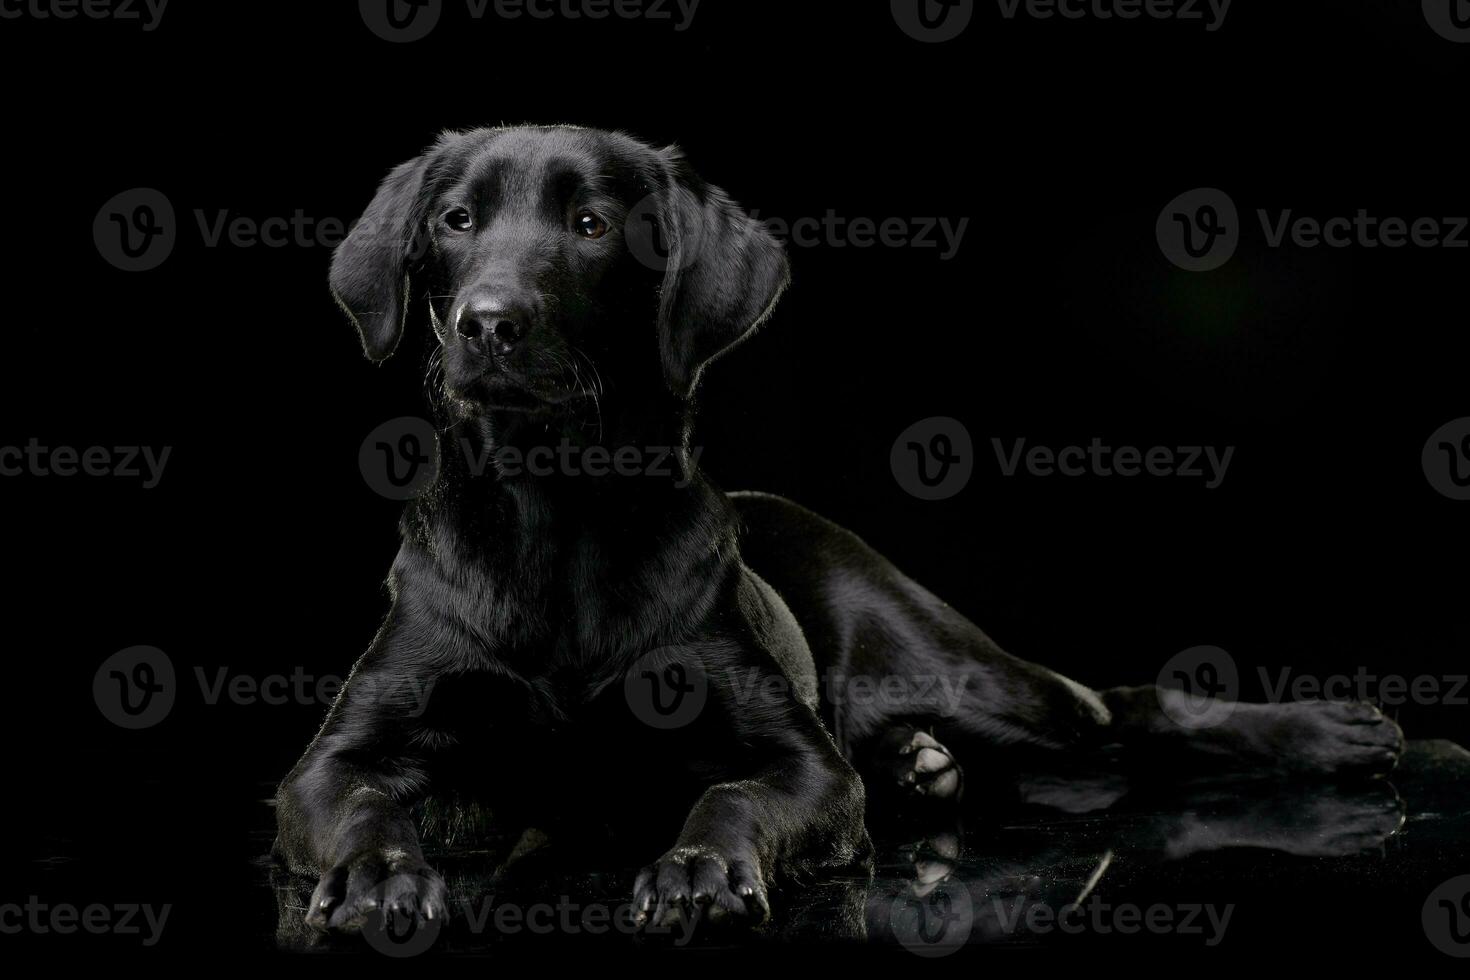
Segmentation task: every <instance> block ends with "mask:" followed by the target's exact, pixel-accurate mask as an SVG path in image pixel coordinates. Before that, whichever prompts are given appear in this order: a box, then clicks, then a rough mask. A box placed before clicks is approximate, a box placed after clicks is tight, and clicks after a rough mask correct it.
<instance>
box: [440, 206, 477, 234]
mask: <svg viewBox="0 0 1470 980" xmlns="http://www.w3.org/2000/svg"><path fill="white" fill-rule="evenodd" d="M442 220H443V222H444V224H445V226H446V227H448V228H449V229H450V230H451V231H469V230H470V229H471V228H473V227H475V219H474V218H472V217H470V212H469V209H468V208H450V209H449V210H448V211H445V212H444V217H443V219H442Z"/></svg>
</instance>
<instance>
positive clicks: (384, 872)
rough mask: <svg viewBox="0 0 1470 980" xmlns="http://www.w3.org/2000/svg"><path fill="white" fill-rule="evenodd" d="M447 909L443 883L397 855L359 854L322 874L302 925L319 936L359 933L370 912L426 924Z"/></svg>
mask: <svg viewBox="0 0 1470 980" xmlns="http://www.w3.org/2000/svg"><path fill="white" fill-rule="evenodd" d="M448 910H449V900H448V894H447V892H446V890H445V888H444V879H443V878H441V877H439V874H438V873H437V872H436V871H434V869H432V868H430V867H429V866H428V865H426V864H424V863H423V862H422V861H420V860H415V859H414V858H412V857H410V856H409V855H407V854H405V853H402V852H395V853H386V854H385V853H378V852H371V853H367V854H361V855H358V856H357V857H355V858H352V859H350V860H348V861H346V862H344V863H342V864H339V865H337V866H336V867H335V868H332V869H331V870H330V871H328V872H327V873H326V874H324V875H322V876H321V879H320V880H319V881H318V882H317V886H316V891H314V892H313V893H312V896H311V906H310V907H309V908H308V909H307V912H306V924H307V925H308V926H311V927H312V928H313V929H316V930H319V931H322V932H328V931H330V932H359V931H361V930H362V929H363V927H364V926H365V925H367V924H368V922H369V920H370V917H371V916H373V915H374V914H375V913H381V914H382V915H383V916H406V917H409V918H422V919H425V920H429V921H432V920H435V919H443V918H445V917H446V915H447V913H448Z"/></svg>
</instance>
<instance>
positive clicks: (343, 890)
mask: <svg viewBox="0 0 1470 980" xmlns="http://www.w3.org/2000/svg"><path fill="white" fill-rule="evenodd" d="M403 670H404V668H403V667H402V666H394V665H393V662H392V658H391V655H389V656H384V655H382V653H381V651H380V650H374V651H370V652H369V653H368V655H367V656H366V657H364V658H363V660H362V662H360V663H359V664H358V665H357V667H356V669H354V671H353V674H352V677H351V679H350V680H349V681H348V683H347V685H346V686H345V687H344V688H343V691H342V694H341V695H340V696H339V697H338V699H337V701H336V703H335V704H334V705H333V706H332V710H331V712H330V713H329V714H328V716H327V720H326V723H325V724H324V725H323V726H322V729H321V731H320V732H319V733H318V734H317V737H316V739H315V740H314V741H313V742H312V743H311V746H310V747H309V748H308V749H307V751H306V754H305V755H304V756H303V757H302V759H301V761H300V762H298V763H297V764H296V767H295V768H294V769H293V770H292V771H291V773H290V774H289V775H288V776H287V777H286V779H285V781H284V782H283V783H282V784H281V786H280V788H279V790H278V791H277V793H276V820H277V826H278V829H279V834H278V836H277V838H276V846H275V850H276V853H277V855H278V856H279V857H280V858H282V859H283V860H284V861H285V862H286V863H287V864H288V865H289V866H290V868H291V870H293V871H296V872H301V873H306V874H313V875H316V876H318V881H317V886H316V890H315V891H314V892H313V894H312V897H311V904H310V907H309V908H308V909H307V915H306V921H307V924H308V925H310V926H312V927H313V928H315V929H320V930H328V929H331V930H340V931H345V932H352V931H356V930H358V929H360V928H362V926H363V925H364V924H365V923H366V921H367V918H368V916H369V915H370V914H372V913H373V912H374V911H376V910H381V911H382V912H384V913H389V912H392V913H397V914H407V915H422V916H423V917H425V918H430V919H433V918H439V917H441V916H443V915H444V914H445V913H446V912H447V899H446V895H445V888H444V882H443V880H442V879H441V878H440V877H439V875H438V874H437V873H436V872H435V871H434V870H433V869H431V868H430V867H429V866H428V864H427V863H426V862H425V861H424V855H423V851H422V850H421V849H420V847H419V841H418V834H417V832H416V829H415V827H414V822H413V819H412V817H411V816H410V815H409V812H408V805H409V803H410V802H411V801H413V800H415V799H418V798H420V797H422V796H423V795H424V793H425V791H426V789H427V785H426V782H427V777H426V772H427V768H428V767H427V761H428V760H427V759H426V758H425V756H424V750H423V749H422V748H416V747H414V746H415V745H417V744H419V743H421V742H422V741H423V740H422V739H415V738H414V733H415V731H416V730H417V729H416V728H415V723H414V715H413V710H414V709H413V706H412V705H411V703H410V699H405V698H404V697H402V696H400V695H399V694H394V693H391V692H402V691H404V690H410V689H413V685H410V684H405V683H404V681H405V678H404V677H403V676H402V672H403ZM418 689H419V690H424V689H425V687H424V686H422V685H420V686H419V687H418ZM420 707H422V706H420Z"/></svg>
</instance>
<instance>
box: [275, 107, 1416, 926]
mask: <svg viewBox="0 0 1470 980" xmlns="http://www.w3.org/2000/svg"><path fill="white" fill-rule="evenodd" d="M786 280H787V264H786V260H785V257H784V255H783V252H782V249H781V247H780V245H779V244H778V243H777V242H776V241H775V240H774V239H773V238H772V237H771V236H770V235H769V234H768V233H767V231H766V230H765V229H764V228H763V227H761V226H760V225H759V224H758V223H756V222H755V221H754V220H752V219H751V218H750V217H748V216H747V215H745V214H743V213H742V212H740V211H739V210H738V209H737V208H736V207H735V205H734V204H733V203H732V202H731V201H730V200H729V199H728V198H726V197H725V195H724V194H723V193H722V192H721V191H720V190H718V189H717V188H714V187H711V186H710V185H708V184H705V183H704V182H703V181H701V180H700V179H699V178H698V177H696V176H695V175H694V174H693V173H691V172H690V171H689V170H688V169H687V168H686V166H685V164H684V162H683V160H682V159H681V158H680V156H679V155H678V154H677V152H675V151H673V150H667V149H666V150H659V149H654V148H651V147H649V146H646V145H643V144H641V143H639V142H637V141H635V140H633V139H630V138H628V137H625V136H621V135H616V134H610V133H602V132H594V131H588V130H579V129H574V128H570V127H552V128H512V129H497V130H477V131H474V132H468V133H463V134H453V135H447V136H445V137H443V138H442V139H441V140H440V141H439V142H438V144H437V145H436V146H434V147H433V148H431V149H430V150H428V151H427V152H425V153H424V155H423V156H421V157H419V158H418V159H416V160H413V161H411V162H409V163H407V164H404V165H403V166H401V167H399V168H398V169H396V170H394V171H393V172H392V173H391V174H390V175H389V177H388V178H387V180H386V181H385V182H384V183H383V185H382V187H381V188H380V189H379V191H378V194H377V196H376V197H375V198H374V200H373V202H372V204H371V205H370V206H369V208H368V211H367V213H366V214H365V215H364V217H363V220H362V221H361V222H359V224H358V225H357V226H356V227H355V228H354V231H353V233H352V234H351V236H350V237H349V238H348V239H347V241H346V242H345V243H344V244H343V245H342V246H341V247H340V248H339V249H338V252H337V254H336V256H335V259H334V261H333V265H332V275H331V281H332V288H333V291H334V293H335V294H336V296H337V299H338V300H339V302H340V303H341V305H342V306H343V308H344V309H346V310H347V312H348V313H349V314H350V315H351V317H352V319H353V320H354V322H355V323H356V325H357V327H358V329H359V331H360V332H361V336H362V341H363V344H364V346H365V347H366V350H367V353H368V356H369V357H370V358H372V359H373V360H382V359H383V358H386V357H388V356H389V355H390V354H391V353H393V351H394V350H395V349H396V348H397V347H398V346H399V345H400V343H401V341H402V339H403V338H404V337H405V336H406V335H410V334H414V333H416V332H418V330H417V328H419V327H420V326H421V325H426V326H427V327H428V328H429V329H428V330H422V331H421V332H422V334H423V335H424V336H426V337H428V336H430V335H431V334H430V331H432V337H433V342H432V344H431V346H432V349H433V355H432V357H433V362H432V366H433V367H434V369H435V370H439V369H442V372H443V384H442V386H439V387H440V389H442V390H441V392H440V394H442V399H443V401H442V404H438V405H436V408H437V409H438V411H439V413H440V415H441V416H442V417H441V418H440V419H439V421H440V423H441V426H442V429H443V432H444V439H443V448H444V451H443V452H442V463H441V466H440V471H439V474H438V476H437V479H436V481H435V483H434V484H433V486H432V487H431V488H430V489H428V490H427V491H426V492H425V493H423V494H422V495H421V496H420V497H419V498H418V499H416V500H415V501H414V502H413V503H412V504H410V506H409V507H408V508H407V511H406V513H405V516H404V518H403V522H402V537H403V545H402V549H401V551H400V552H399V554H398V557H397V559H396V560H395V562H394V563H393V568H392V572H391V575H390V578H389V585H390V589H391V593H392V606H391V610H390V612H389V613H388V616H387V619H386V621H385V622H384V624H383V626H382V628H381V629H380V630H379V632H378V635H377V637H376V638H375V639H374V641H373V643H372V646H371V647H370V648H369V650H368V651H367V653H366V654H364V655H363V657H362V659H361V660H359V661H358V663H357V665H356V667H355V668H354V670H353V673H352V675H351V678H350V679H349V681H348V682H347V684H346V686H345V688H344V690H343V692H342V694H341V696H340V697H339V698H338V700H337V702H336V704H334V705H333V707H332V709H331V711H330V713H329V714H328V716H327V719H326V722H325V724H324V725H323V726H322V729H321V731H320V732H319V733H318V734H317V736H316V738H315V740H314V741H313V742H312V744H311V746H310V747H309V748H308V749H307V752H306V754H305V756H304V757H303V758H302V759H301V761H300V762H299V763H298V764H297V765H296V767H295V769H294V770H293V771H292V772H291V774H290V775H289V776H288V777H287V779H286V780H285V782H284V783H283V784H282V786H281V787H280V790H279V793H278V797H277V801H278V814H279V828H280V834H279V837H278V839H277V842H276V851H277V854H278V855H279V856H280V857H282V858H283V859H284V860H285V861H286V862H287V863H288V864H289V866H290V867H291V868H292V869H294V870H296V871H299V872H305V873H309V874H311V875H314V876H319V881H318V884H317V887H316V891H315V893H314V895H313V897H312V902H311V908H310V909H309V911H308V921H309V922H310V923H311V924H312V925H314V926H316V927H318V928H322V929H342V930H352V929H355V928H359V927H361V925H362V924H363V923H364V922H365V921H366V917H367V915H368V914H369V913H370V912H372V911H373V910H374V909H376V908H382V909H384V910H397V911H401V912H406V913H409V914H421V915H423V916H426V917H438V916H441V915H444V914H445V913H446V911H447V909H446V898H445V889H444V885H443V882H442V880H441V879H440V877H439V876H438V875H437V874H436V873H435V872H434V871H433V870H432V869H430V868H429V867H428V866H427V864H426V863H425V860H424V857H423V853H422V851H421V849H420V829H421V825H423V826H426V827H428V828H429V829H431V830H434V831H436V832H454V831H456V830H458V829H461V828H463V827H465V826H467V825H468V824H467V821H469V820H470V818H471V816H472V815H475V814H480V813H485V812H488V813H490V814H492V815H493V819H494V820H495V821H497V822H499V823H500V824H501V825H502V826H505V827H515V828H523V827H535V828H542V829H549V828H553V827H562V828H574V830H573V833H575V834H576V835H578V836H583V837H585V836H586V835H588V834H593V833H601V832H608V833H611V834H612V835H613V836H614V837H615V838H616V839H618V840H619V842H620V843H621V844H623V845H625V846H628V847H638V848H642V847H648V848H653V850H650V851H648V852H647V853H648V855H649V857H650V858H652V857H655V856H656V855H658V854H659V853H660V852H662V856H661V857H657V858H656V860H654V862H653V863H652V864H651V865H649V866H648V867H647V868H646V869H645V870H644V871H643V872H642V874H640V875H639V876H638V878H637V881H636V882H635V883H634V885H633V891H634V906H635V908H636V909H638V910H639V912H640V918H642V919H643V920H644V921H662V920H665V919H667V918H669V917H670V916H674V915H679V914H684V913H685V912H686V911H688V910H690V909H695V908H697V909H699V910H700V914H701V915H703V916H706V917H708V918H710V919H718V918H726V917H731V916H735V917H747V918H754V919H758V918H761V917H764V916H765V915H766V914H767V913H768V911H769V906H768V898H767V895H768V888H769V887H770V886H771V885H772V883H773V882H775V881H778V880H780V879H782V878H786V877H790V876H793V875H795V876H805V875H806V874H808V873H810V872H814V871H816V870H819V869H823V868H840V867H843V866H855V865H861V864H863V863H864V862H865V861H866V860H867V858H868V856H869V844H868V838H867V834H866V831H865V829H864V803H865V794H864V781H863V780H860V778H859V775H858V773H859V771H861V772H862V773H863V775H864V777H865V779H866V783H867V786H868V792H869V793H870V794H872V795H874V796H876V795H878V794H879V793H887V792H893V793H899V794H903V793H908V794H913V795H922V796H927V797H932V798H949V799H953V798H957V797H958V796H959V794H960V792H961V790H962V789H963V783H964V779H965V777H964V775H962V772H961V768H960V766H959V764H958V763H957V762H956V759H957V758H961V759H967V760H969V762H968V764H969V765H970V772H969V775H968V778H969V779H970V781H971V783H972V784H973V783H975V782H977V781H978V780H979V779H981V778H985V777H982V776H980V775H977V772H976V768H975V764H976V762H977V761H978V760H980V759H982V758H984V759H987V760H988V759H991V758H1000V757H1003V756H1002V755H999V754H998V753H996V752H995V751H994V750H996V749H999V748H1006V749H1007V753H1006V754H1009V755H1015V754H1025V753H1031V754H1033V755H1038V756H1040V757H1043V759H1045V758H1046V757H1050V758H1054V759H1056V760H1062V759H1076V758H1079V757H1084V756H1085V757H1096V758H1098V759H1103V758H1107V757H1111V755H1112V754H1113V753H1114V750H1115V749H1116V748H1118V747H1121V748H1122V749H1123V750H1125V751H1124V753H1123V756H1124V758H1127V757H1128V756H1129V755H1130V754H1131V755H1132V756H1133V757H1134V758H1139V757H1144V758H1147V759H1149V760H1151V761H1153V760H1157V759H1159V758H1160V757H1162V755H1163V754H1164V753H1189V754H1191V755H1192V756H1193V757H1195V758H1197V759H1203V760H1216V761H1218V762H1219V763H1221V764H1228V765H1234V766H1237V767H1249V768H1251V769H1253V770H1259V771H1271V770H1289V771H1298V772H1302V773H1326V774H1335V773H1343V772H1361V773H1365V774H1375V773H1382V772H1386V771H1388V770H1389V769H1391V768H1392V767H1393V765H1394V764H1395V762H1396V760H1397V757H1398V753H1399V751H1400V749H1401V747H1402V736H1401V733H1400V732H1399V730H1398V728H1397V726H1395V725H1394V724H1393V723H1392V722H1390V721H1388V720H1387V719H1385V718H1384V717H1383V716H1382V715H1381V714H1380V713H1379V712H1377V711H1376V710H1375V709H1373V708H1372V707H1370V706H1367V705H1362V704H1336V703H1326V702H1321V703H1308V704H1290V705H1237V706H1233V710H1232V712H1231V713H1230V714H1229V717H1228V718H1226V719H1223V720H1222V721H1221V723H1219V724H1215V725H1213V726H1210V727H1198V726H1188V725H1184V724H1181V723H1180V722H1179V721H1178V720H1177V719H1178V718H1180V717H1181V716H1180V715H1179V713H1178V712H1175V711H1173V710H1170V709H1171V707H1176V706H1181V705H1182V700H1183V698H1184V695H1182V694H1180V693H1178V692H1172V691H1167V690H1161V689H1155V688H1152V687H1149V688H1130V689H1115V690H1108V691H1102V692H1097V693H1094V692H1093V691H1090V690H1087V689H1086V688H1084V687H1082V686H1081V685H1079V684H1076V683H1074V682H1072V681H1069V680H1067V679H1066V678H1063V677H1060V676H1058V675H1057V674H1054V673H1052V672H1051V671H1048V670H1046V669H1044V668H1042V667H1038V666H1035V665H1033V664H1030V663H1026V662H1024V661H1021V660H1018V659H1016V658H1014V657H1012V656H1010V655H1008V654H1006V653H1005V652H1003V651H1002V650H1000V649H999V648H997V647H996V646H995V645H994V644H993V643H992V642H991V641H990V640H989V639H988V638H987V637H986V636H985V635H984V634H983V633H982V632H980V630H978V629H977V628H976V627H975V626H974V625H972V624H971V623H969V622H968V621H967V620H965V619H964V617H962V616H960V615H959V614H957V613H956V612H955V611H954V610H952V609H950V608H949V607H948V606H947V605H945V604H944V603H943V602H941V601H939V600H938V599H937V598H935V597H934V596H933V595H931V594H930V593H928V592H926V591H925V590H924V589H922V588H921V587H920V586H918V585H917V584H915V583H914V582H912V581H911V580H909V579H908V578H906V577H905V576H904V575H902V574H901V573H900V572H899V571H898V570H896V569H895V568H893V566H891V565H890V564H889V563H888V562H887V561H885V560H884V559H883V558H882V557H881V556H879V555H877V554H875V553H874V552H873V551H871V550H870V549H868V548H867V547H866V546H865V545H864V544H863V542H862V541H860V540H859V539H858V538H856V537H855V536H853V535H852V534H850V533H848V532H846V531H844V530H842V529H841V528H838V527H836V526H834V525H832V524H830V523H828V522H827V521H825V520H823V519H821V518H820V517H817V516H816V515H814V514H811V513H809V512H807V511H805V510H803V509H801V508H800V507H797V506H796V505H794V504H792V503H789V502H787V501H785V500H781V499H779V498H775V497H770V496H763V495H739V494H737V495H733V496H726V495H725V494H723V493H721V492H720V491H718V490H717V489H715V488H714V487H713V486H711V485H710V484H709V483H708V481H707V480H705V479H704V478H703V477H702V476H701V474H700V473H699V470H698V468H697V466H696V465H695V461H694V459H693V457H692V454H691V453H690V451H689V449H688V445H689V429H690V422H691V400H692V396H693V394H694V390H695V388H696V386H697V384H698V381H699V376H700V372H701V370H702V369H703V368H704V366H705V365H707V364H708V363H709V362H710V361H711V360H712V359H713V358H715V357H717V356H718V355H719V354H720V353H721V352H723V351H725V350H728V349H729V348H730V347H731V346H732V345H734V344H736V343H738V342H739V341H741V340H742V339H743V338H745V337H746V336H747V335H748V334H750V333H751V332H752V331H753V330H754V329H755V328H756V326H757V325H759V323H760V322H761V321H762V319H763V318H764V317H765V316H766V314H767V313H768V312H769V310H770V309H771V307H772V306H773V305H774V303H775V302H776V299H777V297H778V296H779V295H780V293H781V291H782V288H783V287H784V286H785V284H786ZM436 400H437V399H436ZM654 447H673V451H672V460H673V465H672V466H670V467H668V468H667V469H666V470H665V471H663V472H662V475H660V471H658V468H657V467H652V466H649V467H646V470H645V471H641V472H638V473H636V474H634V473H633V472H631V471H632V470H634V469H637V465H636V464H637V463H638V461H640V460H642V461H644V462H645V463H646V462H647V461H648V459H649V456H650V453H652V452H653V451H654ZM548 448H554V449H555V453H554V458H555V459H557V460H560V463H558V464H557V465H553V466H550V467H549V468H548V467H544V466H543V467H540V468H536V469H535V471H534V472H533V468H532V467H531V466H530V465H529V461H530V460H532V459H534V458H536V453H537V451H538V450H547V449H548ZM541 458H542V459H543V460H550V459H552V458H553V454H548V453H543V454H542V457H541ZM568 460H572V461H574V462H575V464H576V465H569V464H568ZM477 461H478V464H477ZM599 461H600V463H601V464H602V465H601V466H598V465H596V464H597V463H598V462H599ZM617 461H622V464H623V465H616V464H617ZM610 463H611V464H612V465H610ZM594 474H597V475H594ZM819 676H820V677H822V678H823V681H824V683H823V685H822V691H821V693H822V694H829V693H830V692H831V691H832V690H835V689H840V683H839V687H838V688H834V687H833V684H834V683H838V681H840V679H842V678H848V679H852V678H859V677H861V678H868V679H877V680H879V681H882V680H883V679H893V678H898V679H901V680H903V681H908V682H912V683H911V685H910V686H909V687H908V688H907V691H908V695H909V696H908V697H907V699H906V700H905V699H900V701H901V704H900V705H898V706H896V705H895V702H894V701H893V700H892V699H884V698H870V699H857V698H832V697H823V698H819V696H818V694H819V692H818V683H817V679H818V677H819ZM660 679H666V680H669V681H670V683H671V684H673V687H672V688H671V689H670V690H671V692H672V693H674V694H678V695H680V696H682V695H683V694H685V693H689V692H695V691H696V690H697V691H698V692H699V693H700V694H701V695H702V696H703V698H704V700H703V704H702V710H698V711H697V712H695V713H694V715H693V716H692V717H691V718H689V719H687V723H686V724H683V725H682V726H679V727H668V726H663V725H659V724H657V719H656V718H652V719H650V718H646V717H645V718H640V717H639V716H638V714H637V713H636V712H635V711H634V710H633V708H632V707H631V706H632V705H634V704H635V703H636V702H637V700H638V699H637V697H635V695H637V694H638V692H639V691H640V690H641V687H640V685H643V684H644V683H645V682H646V683H647V684H649V685H655V686H656V685H658V684H659V683H660ZM834 679H838V681H834ZM925 683H928V684H929V685H930V687H929V689H928V691H927V693H926V691H925V689H924V684H925ZM425 693H426V694H427V697H424V696H420V695H422V694H425ZM651 693H652V694H654V695H657V694H658V692H657V691H653V692H651ZM690 696H694V695H693V694H692V693H691V695H690ZM648 721H653V722H654V723H646V722H648ZM832 733H836V735H837V738H836V739H834V737H833V734H832ZM951 749H953V750H954V751H951ZM1126 750H1132V752H1131V753H1129V752H1128V751H1126ZM972 752H973V753H974V755H973V757H972V756H971V754H970V753H972ZM1155 764H1156V763H1155ZM987 777H988V773H987ZM989 781H990V780H988V782H989ZM993 782H994V783H995V784H996V785H997V786H998V785H999V782H1000V777H999V776H996V777H994V779H993ZM669 845H672V846H669Z"/></svg>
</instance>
